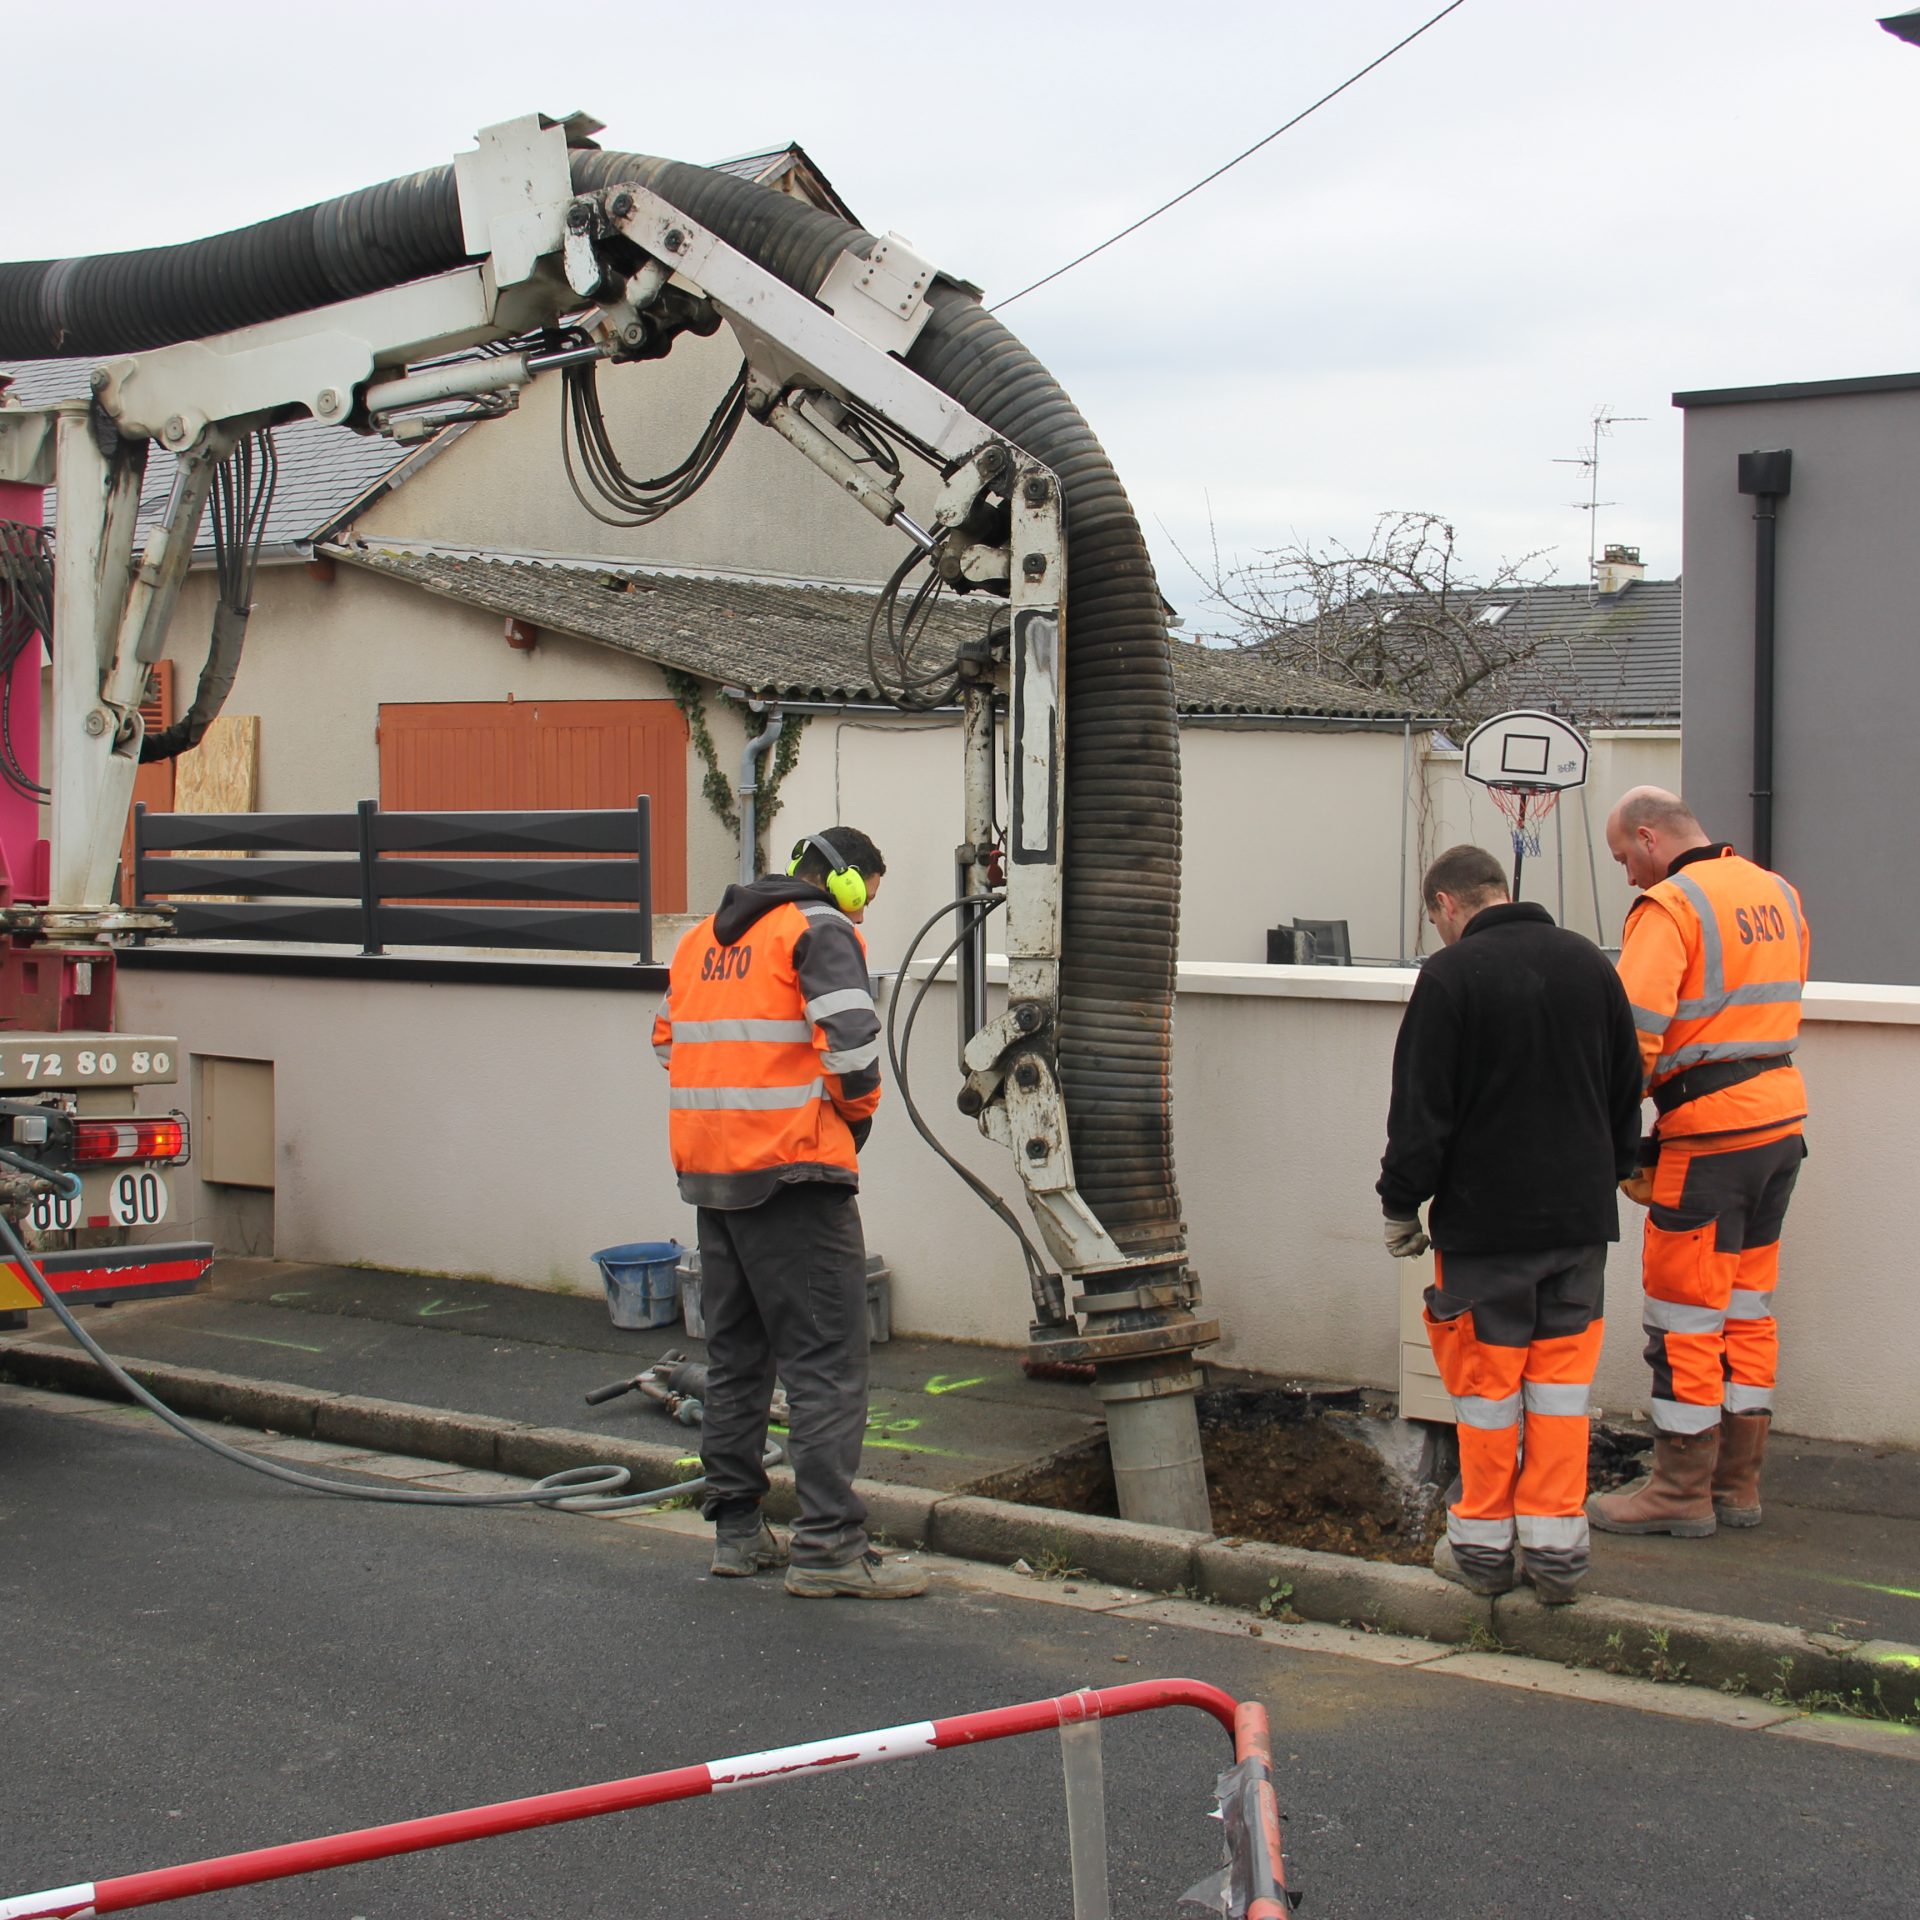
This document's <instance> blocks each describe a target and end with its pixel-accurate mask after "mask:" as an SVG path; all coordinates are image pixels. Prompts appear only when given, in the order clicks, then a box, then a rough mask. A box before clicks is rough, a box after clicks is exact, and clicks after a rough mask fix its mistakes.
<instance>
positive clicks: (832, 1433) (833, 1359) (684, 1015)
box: [653, 827, 927, 1600]
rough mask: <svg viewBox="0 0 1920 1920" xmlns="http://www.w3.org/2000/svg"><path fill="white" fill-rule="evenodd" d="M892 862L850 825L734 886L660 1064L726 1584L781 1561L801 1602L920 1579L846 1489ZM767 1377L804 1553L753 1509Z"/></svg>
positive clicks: (863, 1358) (681, 972)
mask: <svg viewBox="0 0 1920 1920" xmlns="http://www.w3.org/2000/svg"><path fill="white" fill-rule="evenodd" d="M886 870H887V866H886V861H885V860H884V859H883V858H882V857H881V854H880V849H879V848H878V847H876V846H875V845H874V843H873V842H872V841H871V840H870V839H869V838H868V837H867V836H866V835H865V834H864V833H860V832H858V831H856V830H855V829H854V828H852V827H832V828H829V829H827V830H826V831H825V832H823V833H814V834H808V835H807V836H806V838H805V839H803V840H800V841H798V842H796V844H795V846H794V849H793V855H792V859H791V861H790V863H789V865H788V867H787V870H786V872H785V873H784V874H768V875H766V876H764V877H763V878H761V879H759V880H754V881H751V882H749V883H746V884H744V885H738V886H731V887H729V888H728V889H727V890H726V892H725V894H724V895H722V896H721V900H720V905H719V906H718V908H717V909H716V910H715V911H714V912H713V913H711V914H710V915H708V917H707V918H706V919H705V920H703V921H701V922H700V924H699V925H698V926H697V927H695V928H693V929H692V930H691V931H690V932H689V933H687V934H686V935H685V936H684V937H683V938H682V939H681V941H680V945H679V947H678V949H677V950H676V951H675V953H674V956H673V964H672V968H671V970H670V973H669V984H668V991H667V998H666V1001H665V1002H664V1004H663V1005H662V1006H661V1008H660V1011H659V1014H658V1016H657V1017H656V1018H655V1020H654V1024H653V1045H654V1051H655V1053H656V1054H658V1055H659V1057H660V1062H661V1064H662V1065H663V1066H664V1067H665V1068H666V1069H667V1076H668V1080H669V1083H670V1086H671V1092H670V1094H669V1096H668V1099H669V1106H670V1115H669V1122H668V1138H669V1144H670V1146H671V1150H672V1154H673V1165H674V1171H675V1172H676V1173H677V1174H678V1175H679V1181H680V1197H681V1198H682V1199H683V1200H686V1201H687V1202H689V1203H690V1204H691V1205H692V1206H694V1207H695V1208H697V1209H698V1214H697V1220H698V1231H699V1245H700V1272H701V1296H700V1304H701V1314H702V1317H703V1318H704V1320H705V1321H706V1328H707V1395H706V1403H705V1417H704V1419H703V1421H702V1424H701V1430H700V1433H701V1438H700V1452H701V1460H702V1464H703V1467H704V1469H705V1473H706V1481H707V1492H706V1498H705V1502H704V1512H705V1514H706V1517H707V1518H708V1519H709V1520H711V1521H712V1522H713V1525H714V1553H713V1571H714V1572H715V1573H716V1574H720V1575H725V1576H740V1575H750V1574H756V1573H760V1572H763V1571H766V1570H768V1569H771V1568H775V1567H785V1568H786V1587H787V1591H788V1592H789V1593H790V1594H794V1595H796V1596H798V1597H800V1598H803V1599H816V1598H817V1599H825V1598H830V1597H833V1596H836V1595H845V1596H853V1597H857V1598H861V1599H872V1600H893V1599H907V1598H910V1597H911V1596H913V1595H914V1594H917V1593H921V1592H924V1591H925V1589H926V1584H927V1581H926V1575H925V1574H924V1573H922V1572H920V1571H919V1570H918V1569H917V1568H912V1567H908V1566H905V1565H902V1564H900V1563H899V1562H893V1563H888V1562H886V1561H884V1560H882V1559H881V1557H880V1555H879V1554H877V1553H875V1552H873V1551H872V1550H871V1547H870V1546H869V1543H868V1539H867V1532H866V1518H867V1510H866V1506H865V1503H864V1502H863V1501H862V1500H861V1498H860V1496H859V1495H858V1493H856V1492H855V1491H854V1485H853V1478H854V1474H855V1472H856V1471H857V1469H858V1467H859V1462H860V1446H861V1441H862V1438H863V1437H864V1434H865V1431H866V1420H867V1251H866V1241H865V1239H864V1237H863V1235H862V1233H861V1229H860V1208H859V1203H858V1201H857V1200H856V1198H855V1195H856V1193H857V1191H858V1189H859V1185H860V1160H859V1149H860V1147H861V1146H862V1145H863V1144H864V1143H865V1140H866V1137H867V1133H868V1130H869V1129H870V1128H871V1126H872V1125H873V1115H874V1110H875V1108H877V1107H878V1106H879V1104H880V1020H879V1016H878V1015H877V1014H876V1012H875V1011H874V1005H873V994H872V991H871V987H870V984H869V978H868V974H867V949H866V943H865V941H864V940H863V939H862V937H861V934H860V929H859V926H858V924H857V922H858V921H860V920H861V919H862V918H864V916H865V913H866V909H867V906H868V904H869V903H870V902H871V901H872V900H873V898H874V896H875V895H876V894H877V893H878V892H879V891H880V876H881V875H882V874H883V873H885V872H886ZM776 1376H777V1377H778V1378H779V1379H780V1380H781V1381H782V1382H784V1384H785V1386H786V1390H787V1399H788V1402H789V1404H790V1406H791V1408H792V1414H791V1418H790V1421H789V1426H788V1440H787V1453H788V1457H789V1459H790V1460H791V1462H792V1465H793V1477H794V1488H795V1492H796V1493H797V1495H798V1499H799V1509H800V1511H799V1519H798V1521H797V1523H796V1525H795V1527H794V1530H793V1534H792V1537H791V1540H789V1539H788V1538H787V1537H786V1536H785V1535H783V1534H781V1533H778V1532H776V1531H775V1529H774V1528H772V1527H770V1526H769V1525H768V1524H767V1522H766V1520H765V1518H764V1516H763V1515H762V1513H761V1501H762V1500H763V1498H764V1497H765V1495H766V1491H767V1471H766V1467H765V1464H764V1460H763V1456H764V1454H765V1451H766V1439H767V1419H768V1412H769V1408H770V1406H771V1403H772V1398H773V1388H774V1381H775V1378H776Z"/></svg>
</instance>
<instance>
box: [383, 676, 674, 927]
mask: <svg viewBox="0 0 1920 1920" xmlns="http://www.w3.org/2000/svg"><path fill="white" fill-rule="evenodd" d="M642 793H644V794H646V795H648V796H649V798H650V799H651V800H652V803H653V905H654V911H655V912H656V913H684V912H685V911H686V908H687V723H686V721H685V719H684V718H683V717H682V716H681V713H680V710H679V708H678V707H676V706H675V705H674V704H673V702H672V701H671V700H517V701H514V700H509V701H460V702H435V703H433V704H429V705H411V704H410V705H393V706H382V707H381V709H380V805H381V806H382V808H384V809H386V810H388V811H390V812H396V813H454V812H496V811H508V810H511V811H524V810H529V809H531V810H534V811H540V812H546V811H554V812H558V811H563V810H566V809H568V808H574V807H630V806H632V805H633V802H634V796H635V795H636V794H642Z"/></svg>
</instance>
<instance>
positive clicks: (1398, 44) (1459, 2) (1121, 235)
mask: <svg viewBox="0 0 1920 1920" xmlns="http://www.w3.org/2000/svg"><path fill="white" fill-rule="evenodd" d="M1465 5H1466V0H1451V4H1450V5H1448V6H1444V7H1442V8H1441V9H1440V11H1439V12H1438V13H1436V14H1435V15H1434V16H1433V18H1432V19H1431V20H1428V21H1425V22H1424V23H1423V24H1421V25H1420V26H1417V27H1415V28H1414V30H1413V31H1412V32H1411V33H1410V34H1408V35H1407V37H1406V38H1405V39H1404V40H1396V41H1395V42H1394V44H1393V45H1392V46H1390V47H1389V48H1388V49H1387V50H1386V52H1385V53H1383V54H1380V55H1379V56H1378V57H1377V58H1375V59H1372V60H1369V61H1368V62H1367V64H1366V65H1365V66H1364V67H1362V68H1361V69H1360V70H1359V72H1358V73H1350V74H1348V76H1347V77H1346V78H1345V79H1344V80H1342V81H1341V82H1340V84H1339V85H1338V86H1337V87H1335V88H1334V89H1333V91H1332V92H1331V93H1323V94H1322V95H1321V96H1320V98H1319V99H1318V100H1316V101H1315V102H1314V103H1313V105H1312V106H1310V107H1302V108H1301V109H1300V111H1299V112H1298V113H1296V114H1295V115H1294V116H1293V118H1292V119H1291V120H1289V121H1288V122H1287V123H1286V125H1285V126H1279V127H1275V128H1274V130H1273V131H1272V132H1271V133H1270V134H1268V135H1267V136H1266V137H1265V138H1264V139H1261V140H1256V141H1255V142H1254V143H1253V145H1252V146H1250V147H1249V148H1248V149H1247V150H1246V152H1244V153H1236V154H1235V155H1234V156H1233V158H1232V159H1231V160H1228V161H1226V162H1225V163H1224V164H1223V165H1221V166H1217V167H1215V168H1214V170H1213V171H1212V172H1211V173H1210V174H1208V175H1207V176H1206V177H1205V178H1204V179H1202V180H1196V181H1195V182H1194V183H1193V185H1192V186H1190V187H1188V188H1187V189H1186V190H1185V191H1184V192H1181V193H1176V194H1175V195H1174V196H1173V198H1172V199H1171V200H1168V201H1166V202H1164V203H1163V204H1162V205H1160V206H1157V207H1155V208H1154V210H1153V211H1152V212H1151V213H1143V214H1142V215H1141V216H1140V218H1139V219H1138V220H1136V221H1135V222H1134V223H1133V225H1132V226H1130V227H1122V228H1121V229H1120V231H1119V232H1118V233H1116V234H1112V235H1110V236H1109V237H1108V238H1107V239H1105V240H1102V241H1101V242H1100V244H1099V245H1098V246H1097V247H1089V248H1088V249H1087V250H1086V252H1085V253H1082V254H1077V255H1076V256H1075V257H1074V258H1073V259H1071V260H1069V261H1068V262H1067V264H1066V265H1065V266H1064V267H1055V268H1054V270H1053V271H1052V272H1051V273H1049V274H1043V275H1042V276H1041V277H1040V278H1039V279H1038V280H1036V281H1034V282H1033V283H1032V285H1030V286H1025V287H1022V288H1021V289H1020V291H1019V292H1018V293H1010V294H1008V295H1007V297H1006V298H1005V299H1004V300H996V301H995V302H994V303H993V305H992V306H990V307H989V308H988V309H987V311H988V312H989V313H998V312H999V311H1000V310H1001V309H1002V308H1003V307H1010V306H1012V305H1013V303H1014V302H1015V301H1016V300H1024V299H1025V298H1026V297H1027V295H1028V294H1030V293H1035V292H1037V291H1038V290H1039V289H1040V288H1042V287H1044V286H1046V285H1048V284H1049V283H1050V282H1052V281H1055V280H1058V279H1059V278H1060V276H1061V275H1062V274H1063V273H1071V272H1072V271H1073V270H1074V268H1075V267H1078V266H1084V265H1085V264H1086V262H1087V261H1089V260H1091V259H1092V258H1093V256H1094V255H1095V254H1096V253H1105V252H1106V250H1107V249H1108V248H1109V247H1111V246H1115V245H1117V244H1118V243H1119V242H1120V241H1122V240H1124V239H1125V238H1126V237H1127V235H1128V234H1130V233H1138V232H1139V231H1140V229H1141V228H1142V227H1144V226H1145V225H1146V224H1147V223H1148V222H1149V221H1151V220H1158V219H1159V218H1160V216H1161V215H1162V214H1163V213H1165V212H1166V211H1167V210H1168V209H1169V208H1171V207H1177V206H1178V205H1179V204H1180V202H1181V201H1182V200H1190V199H1192V197H1193V196H1194V195H1195V194H1196V193H1198V192H1199V191H1200V189H1201V188H1202V187H1207V186H1211V185H1212V184H1213V183H1214V181H1216V180H1218V179H1219V178H1220V176H1221V175H1222V174H1223V173H1230V172H1231V171H1232V170H1233V169H1234V168H1235V167H1237V166H1238V165H1239V164H1240V162H1241V161H1242V160H1251V159H1252V158H1253V156H1254V155H1255V154H1256V153H1258V152H1259V151H1260V149H1261V148H1262V147H1266V146H1271V145H1272V144H1273V142H1274V141H1276V140H1278V139H1279V138H1280V136H1281V135H1282V134H1283V133H1289V132H1291V131H1292V130H1293V129H1294V128H1295V127H1297V126H1298V125H1299V124H1300V122H1301V121H1302V120H1305V119H1307V118H1308V117H1309V116H1310V115H1312V114H1316V113H1318V112H1319V111H1320V109H1321V108H1322V107H1324V106H1325V105H1326V104H1327V102H1328V101H1329V100H1337V99H1338V98H1339V97H1340V96H1341V94H1343V93H1345V92H1346V90H1347V89H1348V88H1349V87H1351V86H1354V85H1356V84H1357V83H1358V82H1360V81H1362V80H1364V79H1365V78H1366V77H1367V75H1368V74H1370V73H1371V72H1373V70H1374V69H1375V68H1376V67H1384V66H1385V65H1386V64H1387V62H1388V61H1389V60H1391V59H1392V58H1393V56H1394V55H1395V54H1396V53H1398V52H1399V51H1400V50H1401V48H1403V47H1410V46H1412V45H1413V43H1414V42H1415V41H1416V40H1418V39H1419V38H1420V36H1421V35H1422V34H1423V33H1425V32H1426V31H1427V30H1428V29H1429V28H1431V27H1437V26H1438V25H1439V24H1440V22H1441V21H1442V20H1444V19H1445V18H1446V17H1447V15H1448V14H1450V13H1457V12H1458V11H1459V9H1460V8H1461V7H1463V6H1465Z"/></svg>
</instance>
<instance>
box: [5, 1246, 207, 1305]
mask: <svg viewBox="0 0 1920 1920" xmlns="http://www.w3.org/2000/svg"><path fill="white" fill-rule="evenodd" d="M34 1259H35V1261H36V1262H37V1263H38V1265H39V1267H40V1270H41V1271H42V1272H43V1273H44V1274H45V1275H46V1276H47V1278H48V1280H50V1281H51V1282H52V1283H53V1287H54V1290H55V1292H57V1293H58V1294H59V1296H60V1298H61V1299H62V1300H64V1301H66V1302H67V1304H68V1305H69V1306H89V1307H104V1306H107V1305H109V1304H110V1303H111V1302H113V1301H115V1300H157V1299H160V1298H163V1297H164V1296H166V1295H167V1294H173V1293H193V1292H195V1291H197V1290H198V1289H199V1288H200V1287H201V1286H203V1285H204V1284H205V1282H206V1277H207V1269H208V1268H209V1267H211V1266H212V1265H213V1243H212V1242H211V1241H210V1240H177V1241H171V1242H168V1243H167V1244H165V1245H148V1246H139V1247H81V1248H77V1249H75V1250H73V1251H70V1252H64V1253H41V1254H36V1255H35V1256H34ZM40 1304H41V1301H40V1296H39V1295H38V1294H37V1293H36V1292H35V1291H34V1289H33V1286H32V1284H31V1283H30V1282H29V1281H28V1279H27V1277H26V1275H25V1274H24V1273H22V1272H21V1270H20V1265H19V1262H18V1261H14V1260H0V1313H5V1312H8V1311H11V1310H13V1309H16V1308H20V1307H37V1306H39V1305H40Z"/></svg>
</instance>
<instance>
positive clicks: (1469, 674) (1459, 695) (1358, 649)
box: [1208, 513, 1556, 725]
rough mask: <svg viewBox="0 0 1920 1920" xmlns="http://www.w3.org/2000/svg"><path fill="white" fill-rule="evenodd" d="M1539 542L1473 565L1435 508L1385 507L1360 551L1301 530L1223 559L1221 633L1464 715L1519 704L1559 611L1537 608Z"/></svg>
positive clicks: (1328, 674) (1215, 585)
mask: <svg viewBox="0 0 1920 1920" xmlns="http://www.w3.org/2000/svg"><path fill="white" fill-rule="evenodd" d="M1542 558H1543V555H1542V554H1539V553H1530V554H1525V555H1523V556H1522V557H1521V558H1520V559H1518V560H1509V561H1502V562H1501V564H1500V565H1499V566H1498V567H1497V568H1495V569H1494V571H1493V572H1492V573H1490V574H1486V575H1484V576H1477V575H1473V574H1471V573H1468V572H1467V571H1465V570H1464V569H1463V568H1462V566H1461V564H1460V561H1459V557H1458V554H1457V552H1456V549H1455V542H1454V530H1453V526H1452V523H1451V522H1449V521H1447V520H1445V519H1443V518H1442V517H1441V516H1440V515H1439V514H1437V513H1384V514H1382V515H1381V516H1380V518H1379V519H1378V520H1377V521H1375V523H1374V527H1373V533H1372V536H1371V538H1369V540H1368V541H1367V544H1366V546H1365V547H1364V548H1361V549H1360V550H1358V551H1356V550H1355V549H1353V548H1351V547H1349V546H1347V545H1345V544H1344V543H1343V542H1341V541H1338V540H1333V541H1328V542H1327V543H1326V544H1325V545H1323V546H1318V547H1316V546H1314V545H1312V544H1310V543H1307V542H1304V541H1302V542H1298V543H1296V544H1295V545H1293V546H1290V547H1281V548H1276V549H1273V550H1271V551H1268V552H1265V553H1261V554H1259V555H1257V556H1256V557H1255V558H1254V559H1252V560H1250V561H1245V562H1241V563H1239V564H1237V565H1233V566H1223V565H1222V564H1221V562H1220V560H1219V557H1218V552H1217V550H1216V554H1215V560H1214V565H1213V568H1212V571H1211V575H1210V577H1209V578H1208V589H1209V591H1208V603H1209V604H1210V605H1211V606H1213V607H1215V608H1218V609H1219V610H1220V611H1221V612H1222V613H1224V614H1226V615H1227V616H1228V618H1229V620H1230V622H1231V626H1230V630H1229V632H1228V633H1227V634H1226V635H1225V636H1223V637H1225V638H1227V639H1229V640H1231V641H1232V643H1233V644H1234V645H1236V646H1240V647H1246V648H1250V649H1257V650H1258V651H1260V652H1261V653H1263V654H1265V655H1267V656H1268V657H1269V658H1271V659H1273V660H1275V661H1277V662H1279V663H1280V664H1281V665H1283V666H1286V667H1290V668H1292V669H1293V670H1294V671H1295V672H1298V673H1307V674H1312V675H1314V676H1315V677H1316V678H1318V679H1321V680H1327V681H1332V682H1334V683H1335V684H1336V685H1339V686H1345V687H1358V688H1363V689H1365V690H1366V691H1368V692H1371V693H1378V694H1380V695H1382V696H1383V697H1385V698H1388V699H1390V700H1392V701H1393V702H1394V703H1395V704H1396V705H1401V704H1404V705H1406V706H1409V707H1412V708H1413V709H1414V710H1415V711H1417V712H1420V713H1423V714H1426V715H1429V716H1431V717H1433V718H1435V719H1445V720H1450V721H1454V722H1456V723H1459V724H1462V725H1470V724H1471V723H1473V722H1475V721H1478V720H1482V719H1484V718H1486V716H1487V715H1489V714H1493V713H1498V712H1499V711H1501V709H1502V708H1503V707H1506V706H1510V705H1512V704H1514V702H1513V700H1512V698H1511V694H1512V690H1513V683H1514V680H1515V677H1516V672H1517V670H1519V669H1521V668H1524V667H1525V666H1526V664H1527V663H1528V662H1530V661H1533V660H1536V659H1537V658H1538V657H1539V656H1540V655H1541V653H1542V652H1543V650H1548V649H1551V648H1552V646H1553V644H1554V642H1555V639H1556V636H1555V634H1554V632H1553V629H1552V626H1551V623H1550V622H1547V621H1542V620H1539V619H1535V618H1532V617H1530V616H1529V609H1528V605H1527V603H1528V600H1529V597H1530V596H1531V595H1532V594H1533V593H1534V592H1535V590H1536V589H1538V588H1539V587H1541V586H1544V585H1545V584H1546V581H1545V576H1544V573H1543V572H1542V571H1541V567H1540V563H1541V560H1542Z"/></svg>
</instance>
